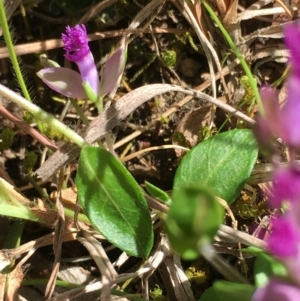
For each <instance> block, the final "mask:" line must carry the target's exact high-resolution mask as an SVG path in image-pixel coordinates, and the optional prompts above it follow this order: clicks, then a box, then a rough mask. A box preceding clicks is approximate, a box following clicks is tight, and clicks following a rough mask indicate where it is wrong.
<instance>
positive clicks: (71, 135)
mask: <svg viewBox="0 0 300 301" xmlns="http://www.w3.org/2000/svg"><path fill="white" fill-rule="evenodd" d="M0 95H1V96H3V97H5V98H7V99H9V100H11V101H12V102H14V103H16V104H17V105H19V106H20V107H22V108H23V109H25V110H27V111H28V112H29V113H31V114H32V115H33V116H34V118H36V119H37V120H39V121H41V122H45V123H47V124H48V125H49V126H50V127H52V128H54V129H55V130H57V131H58V132H60V133H62V134H63V135H64V136H66V137H67V138H68V139H69V140H71V141H72V142H74V143H75V144H77V145H78V146H80V147H83V146H85V145H89V143H87V142H86V141H85V140H84V139H83V138H82V137H81V136H79V135H78V134H77V133H75V132H74V131H72V130H71V129H70V128H68V127H67V126H66V125H64V124H63V123H62V122H60V121H59V120H57V119H56V118H55V117H53V116H52V115H51V114H48V113H47V112H45V111H44V110H42V109H41V108H40V107H38V106H36V105H35V104H33V103H31V102H29V101H27V100H26V99H25V98H23V97H22V96H21V95H18V94H17V93H15V92H14V91H12V90H10V89H8V88H7V87H5V86H4V85H2V84H0Z"/></svg>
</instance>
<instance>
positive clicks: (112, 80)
mask: <svg viewBox="0 0 300 301" xmlns="http://www.w3.org/2000/svg"><path fill="white" fill-rule="evenodd" d="M126 56H127V53H126V50H125V49H124V48H123V47H120V48H118V49H117V50H116V51H115V52H114V53H113V54H112V56H111V57H110V58H109V59H108V60H107V62H106V63H105V65H104V67H103V68H102V70H101V86H100V92H99V94H100V95H101V96H104V95H105V94H107V93H110V92H111V91H112V90H113V89H114V88H115V87H116V85H117V83H118V82H119V79H120V77H121V76H122V74H123V70H124V65H125V61H126Z"/></svg>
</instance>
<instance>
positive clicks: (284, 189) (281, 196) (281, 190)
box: [270, 166, 300, 207]
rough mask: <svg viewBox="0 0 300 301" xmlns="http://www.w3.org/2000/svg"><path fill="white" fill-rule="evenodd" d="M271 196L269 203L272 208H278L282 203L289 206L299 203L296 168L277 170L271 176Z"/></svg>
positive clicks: (299, 171) (299, 183) (298, 184)
mask: <svg viewBox="0 0 300 301" xmlns="http://www.w3.org/2000/svg"><path fill="white" fill-rule="evenodd" d="M272 194H273V196H272V197H271V198H270V203H271V205H272V206H273V207H280V206H281V205H282V202H283V201H289V202H290V203H291V205H292V206H293V205H297V203H299V202H300V170H299V168H298V167H296V166H290V167H287V168H281V169H278V170H277V171H276V172H275V173H274V175H273V190H272Z"/></svg>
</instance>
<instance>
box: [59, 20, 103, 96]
mask: <svg viewBox="0 0 300 301" xmlns="http://www.w3.org/2000/svg"><path fill="white" fill-rule="evenodd" d="M61 37H62V40H63V43H64V50H65V51H66V54H65V57H66V58H67V59H68V60H70V61H72V62H75V63H76V64H77V66H78V68H79V71H80V74H81V77H82V81H83V82H88V83H89V85H90V86H91V88H92V89H93V91H94V93H95V94H96V95H98V92H99V77H98V71H97V68H96V64H95V61H94V57H93V55H92V53H91V51H90V47H89V45H88V38H87V32H86V28H85V26H84V25H83V24H81V25H76V26H75V27H73V28H71V27H70V26H67V28H66V34H62V35H61Z"/></svg>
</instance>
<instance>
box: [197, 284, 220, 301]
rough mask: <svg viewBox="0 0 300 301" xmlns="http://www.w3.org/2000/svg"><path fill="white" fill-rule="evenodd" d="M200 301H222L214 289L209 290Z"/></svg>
mask: <svg viewBox="0 0 300 301" xmlns="http://www.w3.org/2000/svg"><path fill="white" fill-rule="evenodd" d="M199 301H220V300H219V299H218V297H217V294H216V292H215V290H214V288H213V287H210V288H208V289H207V290H206V291H205V292H204V293H203V294H202V296H201V298H200V299H199Z"/></svg>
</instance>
